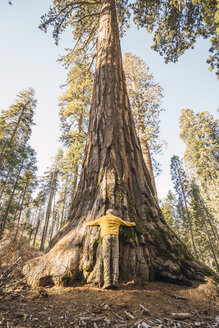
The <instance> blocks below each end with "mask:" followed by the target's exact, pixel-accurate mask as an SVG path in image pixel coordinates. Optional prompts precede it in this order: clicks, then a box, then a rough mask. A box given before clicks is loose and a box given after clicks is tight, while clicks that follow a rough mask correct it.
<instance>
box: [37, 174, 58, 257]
mask: <svg viewBox="0 0 219 328" xmlns="http://www.w3.org/2000/svg"><path fill="white" fill-rule="evenodd" d="M55 174H56V168H55V169H54V171H53V176H52V181H51V187H50V192H49V199H48V204H47V208H46V215H45V223H44V227H43V235H42V239H41V244H40V250H41V251H44V247H45V241H46V236H47V230H48V225H49V218H50V214H51V208H52V201H53V197H54V193H55V188H54V180H55Z"/></svg>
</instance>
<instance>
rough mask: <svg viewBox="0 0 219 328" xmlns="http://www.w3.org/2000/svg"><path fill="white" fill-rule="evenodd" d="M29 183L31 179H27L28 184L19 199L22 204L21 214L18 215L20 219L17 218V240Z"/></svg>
mask: <svg viewBox="0 0 219 328" xmlns="http://www.w3.org/2000/svg"><path fill="white" fill-rule="evenodd" d="M28 184H29V181H28V180H27V182H26V185H25V187H24V190H23V192H22V195H21V199H20V201H19V204H20V202H21V206H20V211H19V216H18V220H17V228H16V232H15V237H14V239H15V240H16V239H17V235H18V230H19V225H20V220H21V213H22V211H23V205H24V199H25V196H26V193H27V187H28Z"/></svg>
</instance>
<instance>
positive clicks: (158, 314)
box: [0, 239, 219, 328]
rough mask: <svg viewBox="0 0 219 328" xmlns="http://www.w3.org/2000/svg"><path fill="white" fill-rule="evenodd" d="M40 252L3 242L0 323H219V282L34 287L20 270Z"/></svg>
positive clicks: (140, 326) (142, 327)
mask: <svg viewBox="0 0 219 328" xmlns="http://www.w3.org/2000/svg"><path fill="white" fill-rule="evenodd" d="M36 255H37V251H36V250H34V249H33V248H30V247H29V246H27V244H25V243H24V242H22V243H19V245H18V244H17V243H13V242H11V241H10V240H9V239H5V240H3V242H1V243H0V327H7V328H13V327H17V328H18V327H19V328H24V327H36V328H38V327H39V328H40V327H42V328H44V327H45V328H47V327H57V328H59V327H75V328H77V327H94V328H100V327H115V328H116V327H124V328H125V327H137V328H149V327H159V328H165V327H174V328H184V327H185V328H191V327H201V328H202V327H203V328H204V327H206V328H211V327H212V328H214V327H218V326H219V308H218V307H217V305H218V303H217V302H218V300H219V299H218V286H217V285H216V284H215V283H214V282H213V281H212V280H211V279H208V280H206V283H204V284H200V283H198V282H193V286H192V287H187V286H180V285H173V284H170V283H164V282H153V283H148V284H147V285H146V286H145V287H144V288H140V287H137V286H135V285H134V284H133V283H132V282H130V283H129V284H127V285H123V286H121V287H120V288H119V289H118V290H103V289H102V288H97V287H92V286H88V285H80V286H74V287H53V288H38V289H31V288H30V287H28V286H27V285H26V283H25V280H24V279H23V276H22V273H21V270H22V266H23V263H25V261H27V260H28V259H29V258H31V257H34V256H36Z"/></svg>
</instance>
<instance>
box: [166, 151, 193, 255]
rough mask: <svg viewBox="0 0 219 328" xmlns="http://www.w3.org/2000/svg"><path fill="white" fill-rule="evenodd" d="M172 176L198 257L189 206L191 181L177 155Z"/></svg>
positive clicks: (173, 159)
mask: <svg viewBox="0 0 219 328" xmlns="http://www.w3.org/2000/svg"><path fill="white" fill-rule="evenodd" d="M171 178H172V181H173V184H174V188H175V190H176V192H177V195H178V197H179V200H181V204H183V212H185V216H186V220H187V221H188V226H189V232H190V238H191V244H192V250H193V254H194V256H195V257H196V258H198V254H197V249H196V245H195V240H194V232H193V225H192V218H191V215H190V213H189V208H188V185H189V182H188V180H187V177H186V174H185V171H184V169H183V166H182V161H181V160H180V159H179V157H178V156H175V155H174V156H173V157H172V158H171Z"/></svg>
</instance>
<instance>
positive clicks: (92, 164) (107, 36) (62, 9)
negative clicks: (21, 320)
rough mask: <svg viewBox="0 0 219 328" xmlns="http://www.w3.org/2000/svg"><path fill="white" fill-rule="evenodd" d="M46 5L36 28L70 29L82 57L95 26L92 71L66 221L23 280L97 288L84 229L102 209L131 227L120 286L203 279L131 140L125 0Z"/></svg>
mask: <svg viewBox="0 0 219 328" xmlns="http://www.w3.org/2000/svg"><path fill="white" fill-rule="evenodd" d="M53 3H54V5H55V6H54V7H53V8H51V9H50V12H49V14H48V16H45V17H44V23H43V27H45V28H46V24H47V23H51V24H53V25H54V26H55V31H54V36H55V37H58V34H59V32H60V31H62V30H63V29H64V28H65V27H67V26H69V25H70V26H72V27H73V33H74V37H76V38H77V39H78V43H77V46H76V48H77V49H79V48H78V47H79V46H80V47H81V46H82V45H83V46H84V48H83V51H84V49H86V44H85V43H86V42H87V44H88V43H89V42H88V41H89V40H90V39H89V36H91V34H90V33H92V32H91V31H93V33H95V30H93V28H95V27H97V26H98V23H99V33H98V39H97V55H96V69H95V77H94V86H93V96H92V101H91V109H90V120H89V127H88V135H87V140H86V147H85V153H84V161H83V166H82V170H81V176H80V182H79V185H78V189H77V193H76V195H75V198H74V201H73V203H72V205H71V211H70V216H69V220H68V222H67V223H66V224H65V225H64V227H63V228H62V229H61V231H60V232H59V233H58V234H57V235H56V237H55V238H54V239H53V240H52V242H51V246H50V250H49V252H48V253H47V254H45V255H44V256H43V257H41V258H37V259H33V260H31V261H29V262H28V263H27V264H26V266H25V267H24V273H25V274H27V275H28V282H29V283H30V284H31V285H33V286H36V285H39V284H42V285H43V284H49V283H50V284H51V285H53V284H66V283H70V282H73V281H74V280H75V279H80V280H83V279H84V280H86V281H87V282H89V283H92V282H93V283H99V284H101V282H102V273H101V268H102V245H101V242H100V241H99V231H98V228H97V227H94V228H92V231H91V232H88V230H86V231H85V224H86V223H87V222H88V221H90V220H94V219H96V218H97V217H99V216H101V215H103V214H104V213H105V212H106V210H107V209H108V208H114V209H116V210H117V215H118V216H120V217H122V218H124V219H129V220H134V221H135V222H136V225H137V228H136V230H135V231H133V234H131V235H130V234H129V235H128V234H127V233H126V231H125V230H123V231H121V236H120V237H121V239H120V241H121V242H120V251H121V252H120V254H121V255H120V268H121V270H120V280H121V281H130V280H135V281H136V282H139V283H144V282H146V281H148V280H150V279H153V278H156V279H163V280H167V281H173V282H174V281H175V282H181V283H189V281H188V279H191V278H195V279H202V278H203V274H204V273H206V274H210V270H209V269H207V268H205V267H204V266H202V265H201V264H199V263H198V262H196V261H194V258H193V257H192V256H191V255H190V253H189V252H188V251H187V249H186V248H185V246H184V245H183V244H182V243H181V242H180V241H179V239H178V238H177V237H176V236H175V234H174V233H173V232H172V231H171V229H170V228H169V227H168V226H167V224H166V222H165V221H164V219H163V216H162V213H161V210H160V208H159V207H158V204H157V201H156V199H155V198H154V196H153V191H152V189H151V184H150V177H149V175H148V171H147V169H146V166H145V163H144V159H143V155H142V151H141V147H140V144H139V140H138V138H137V135H136V131H135V126H134V120H133V117H132V113H131V109H130V104H129V99H128V95H127V91H126V84H125V75H124V71H123V67H122V58H121V49H120V42H119V29H118V24H117V13H118V18H119V19H120V21H123V23H124V18H125V13H126V12H127V10H126V9H127V6H126V4H127V1H126V0H124V1H122V0H120V1H116V2H115V1H114V0H102V1H101V2H99V1H98V2H97V1H95V0H94V1H92V2H86V3H83V4H81V3H78V2H76V1H70V2H69V1H65V2H62V1H54V2H53ZM116 5H117V6H116ZM98 18H99V21H98ZM86 31H87V32H88V31H89V36H88V34H86ZM84 32H85V33H84ZM93 35H94V34H93ZM82 36H83V37H82ZM87 36H88V38H87ZM92 40H94V39H92ZM89 45H90V44H89ZM94 254H95V255H94Z"/></svg>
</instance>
